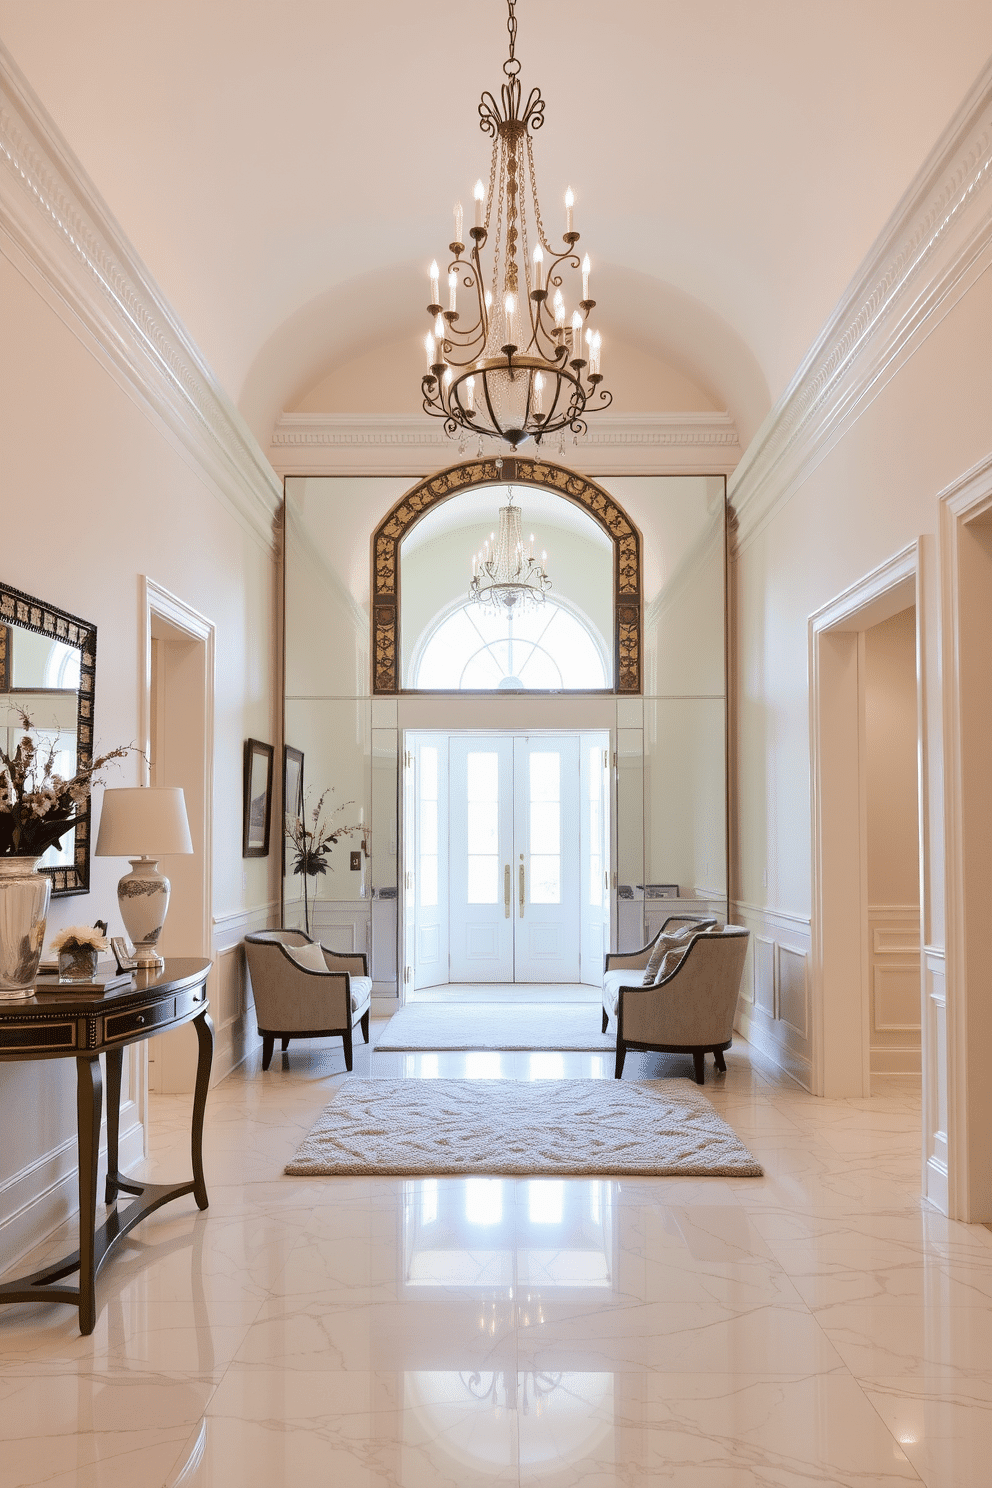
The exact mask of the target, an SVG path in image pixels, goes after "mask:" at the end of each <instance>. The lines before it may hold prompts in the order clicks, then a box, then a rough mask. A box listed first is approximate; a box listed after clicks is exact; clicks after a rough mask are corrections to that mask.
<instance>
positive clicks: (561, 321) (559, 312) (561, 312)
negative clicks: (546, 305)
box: [554, 289, 565, 331]
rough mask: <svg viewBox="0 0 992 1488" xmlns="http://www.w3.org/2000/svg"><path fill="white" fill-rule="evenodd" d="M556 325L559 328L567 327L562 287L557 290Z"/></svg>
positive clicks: (555, 301)
mask: <svg viewBox="0 0 992 1488" xmlns="http://www.w3.org/2000/svg"><path fill="white" fill-rule="evenodd" d="M554 305H555V325H556V326H557V327H558V329H559V330H560V331H561V330H564V329H565V300H564V296H563V295H562V292H561V290H560V289H556V290H555V300H554Z"/></svg>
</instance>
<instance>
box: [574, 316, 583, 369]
mask: <svg viewBox="0 0 992 1488" xmlns="http://www.w3.org/2000/svg"><path fill="white" fill-rule="evenodd" d="M581 359H582V316H581V314H580V313H579V311H578V310H573V311H572V361H573V362H578V361H581Z"/></svg>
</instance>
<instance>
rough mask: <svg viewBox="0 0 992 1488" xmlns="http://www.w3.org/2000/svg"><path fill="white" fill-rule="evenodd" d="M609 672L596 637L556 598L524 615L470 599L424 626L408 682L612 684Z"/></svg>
mask: <svg viewBox="0 0 992 1488" xmlns="http://www.w3.org/2000/svg"><path fill="white" fill-rule="evenodd" d="M610 672H611V669H610V667H609V663H608V657H607V651H606V646H605V644H604V642H603V640H602V637H600V636H598V635H597V634H596V633H595V631H594V630H593V628H592V627H591V626H590V625H589V623H588V622H587V621H585V620H583V619H582V618H581V617H580V616H579V615H578V614H577V613H576V612H575V611H574V610H572V609H571V607H567V606H566V605H565V604H564V603H563V602H562V601H561V600H560V599H559V600H551V599H548V600H546V601H545V602H544V604H541V605H538V606H537V607H536V608H535V609H533V610H531V611H529V612H528V613H526V614H523V615H513V614H512V613H511V612H509V611H506V610H498V611H497V610H490V609H488V608H484V607H482V606H480V605H478V604H475V603H473V602H471V601H469V602H468V603H466V604H460V605H459V606H458V608H457V609H455V610H452V611H449V612H448V614H446V615H444V616H442V618H441V619H440V621H439V622H438V623H437V624H436V625H435V627H434V629H433V630H432V631H430V632H429V634H428V635H427V638H426V640H425V641H424V643H423V646H422V647H421V649H420V654H419V656H418V657H417V658H416V659H415V662H414V667H413V677H412V681H411V685H412V686H413V687H415V688H419V689H422V690H423V691H427V692H436V691H448V690H462V691H493V690H502V691H511V690H515V689H519V688H525V689H533V690H536V691H544V692H557V691H568V690H572V689H574V690H575V691H581V692H594V691H596V690H597V689H599V688H605V687H610V686H611V685H612V678H611V675H610Z"/></svg>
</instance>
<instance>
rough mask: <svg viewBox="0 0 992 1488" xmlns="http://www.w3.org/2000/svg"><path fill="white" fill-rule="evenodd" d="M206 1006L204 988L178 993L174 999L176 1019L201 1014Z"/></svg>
mask: <svg viewBox="0 0 992 1488" xmlns="http://www.w3.org/2000/svg"><path fill="white" fill-rule="evenodd" d="M206 1005H207V989H206V987H205V986H202V987H191V988H190V989H189V991H187V992H180V994H179V996H178V997H177V998H176V1017H177V1018H185V1017H186V1016H187V1015H188V1014H189V1013H199V1012H202V1011H203V1009H204V1008H205V1007H206Z"/></svg>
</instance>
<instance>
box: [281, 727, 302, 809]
mask: <svg viewBox="0 0 992 1488" xmlns="http://www.w3.org/2000/svg"><path fill="white" fill-rule="evenodd" d="M282 809H283V815H284V816H285V817H286V818H287V825H288V824H289V823H290V822H294V821H298V820H299V818H300V817H301V816H302V815H303V750H302V749H294V748H293V746H292V744H284V745H283V750H282Z"/></svg>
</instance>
